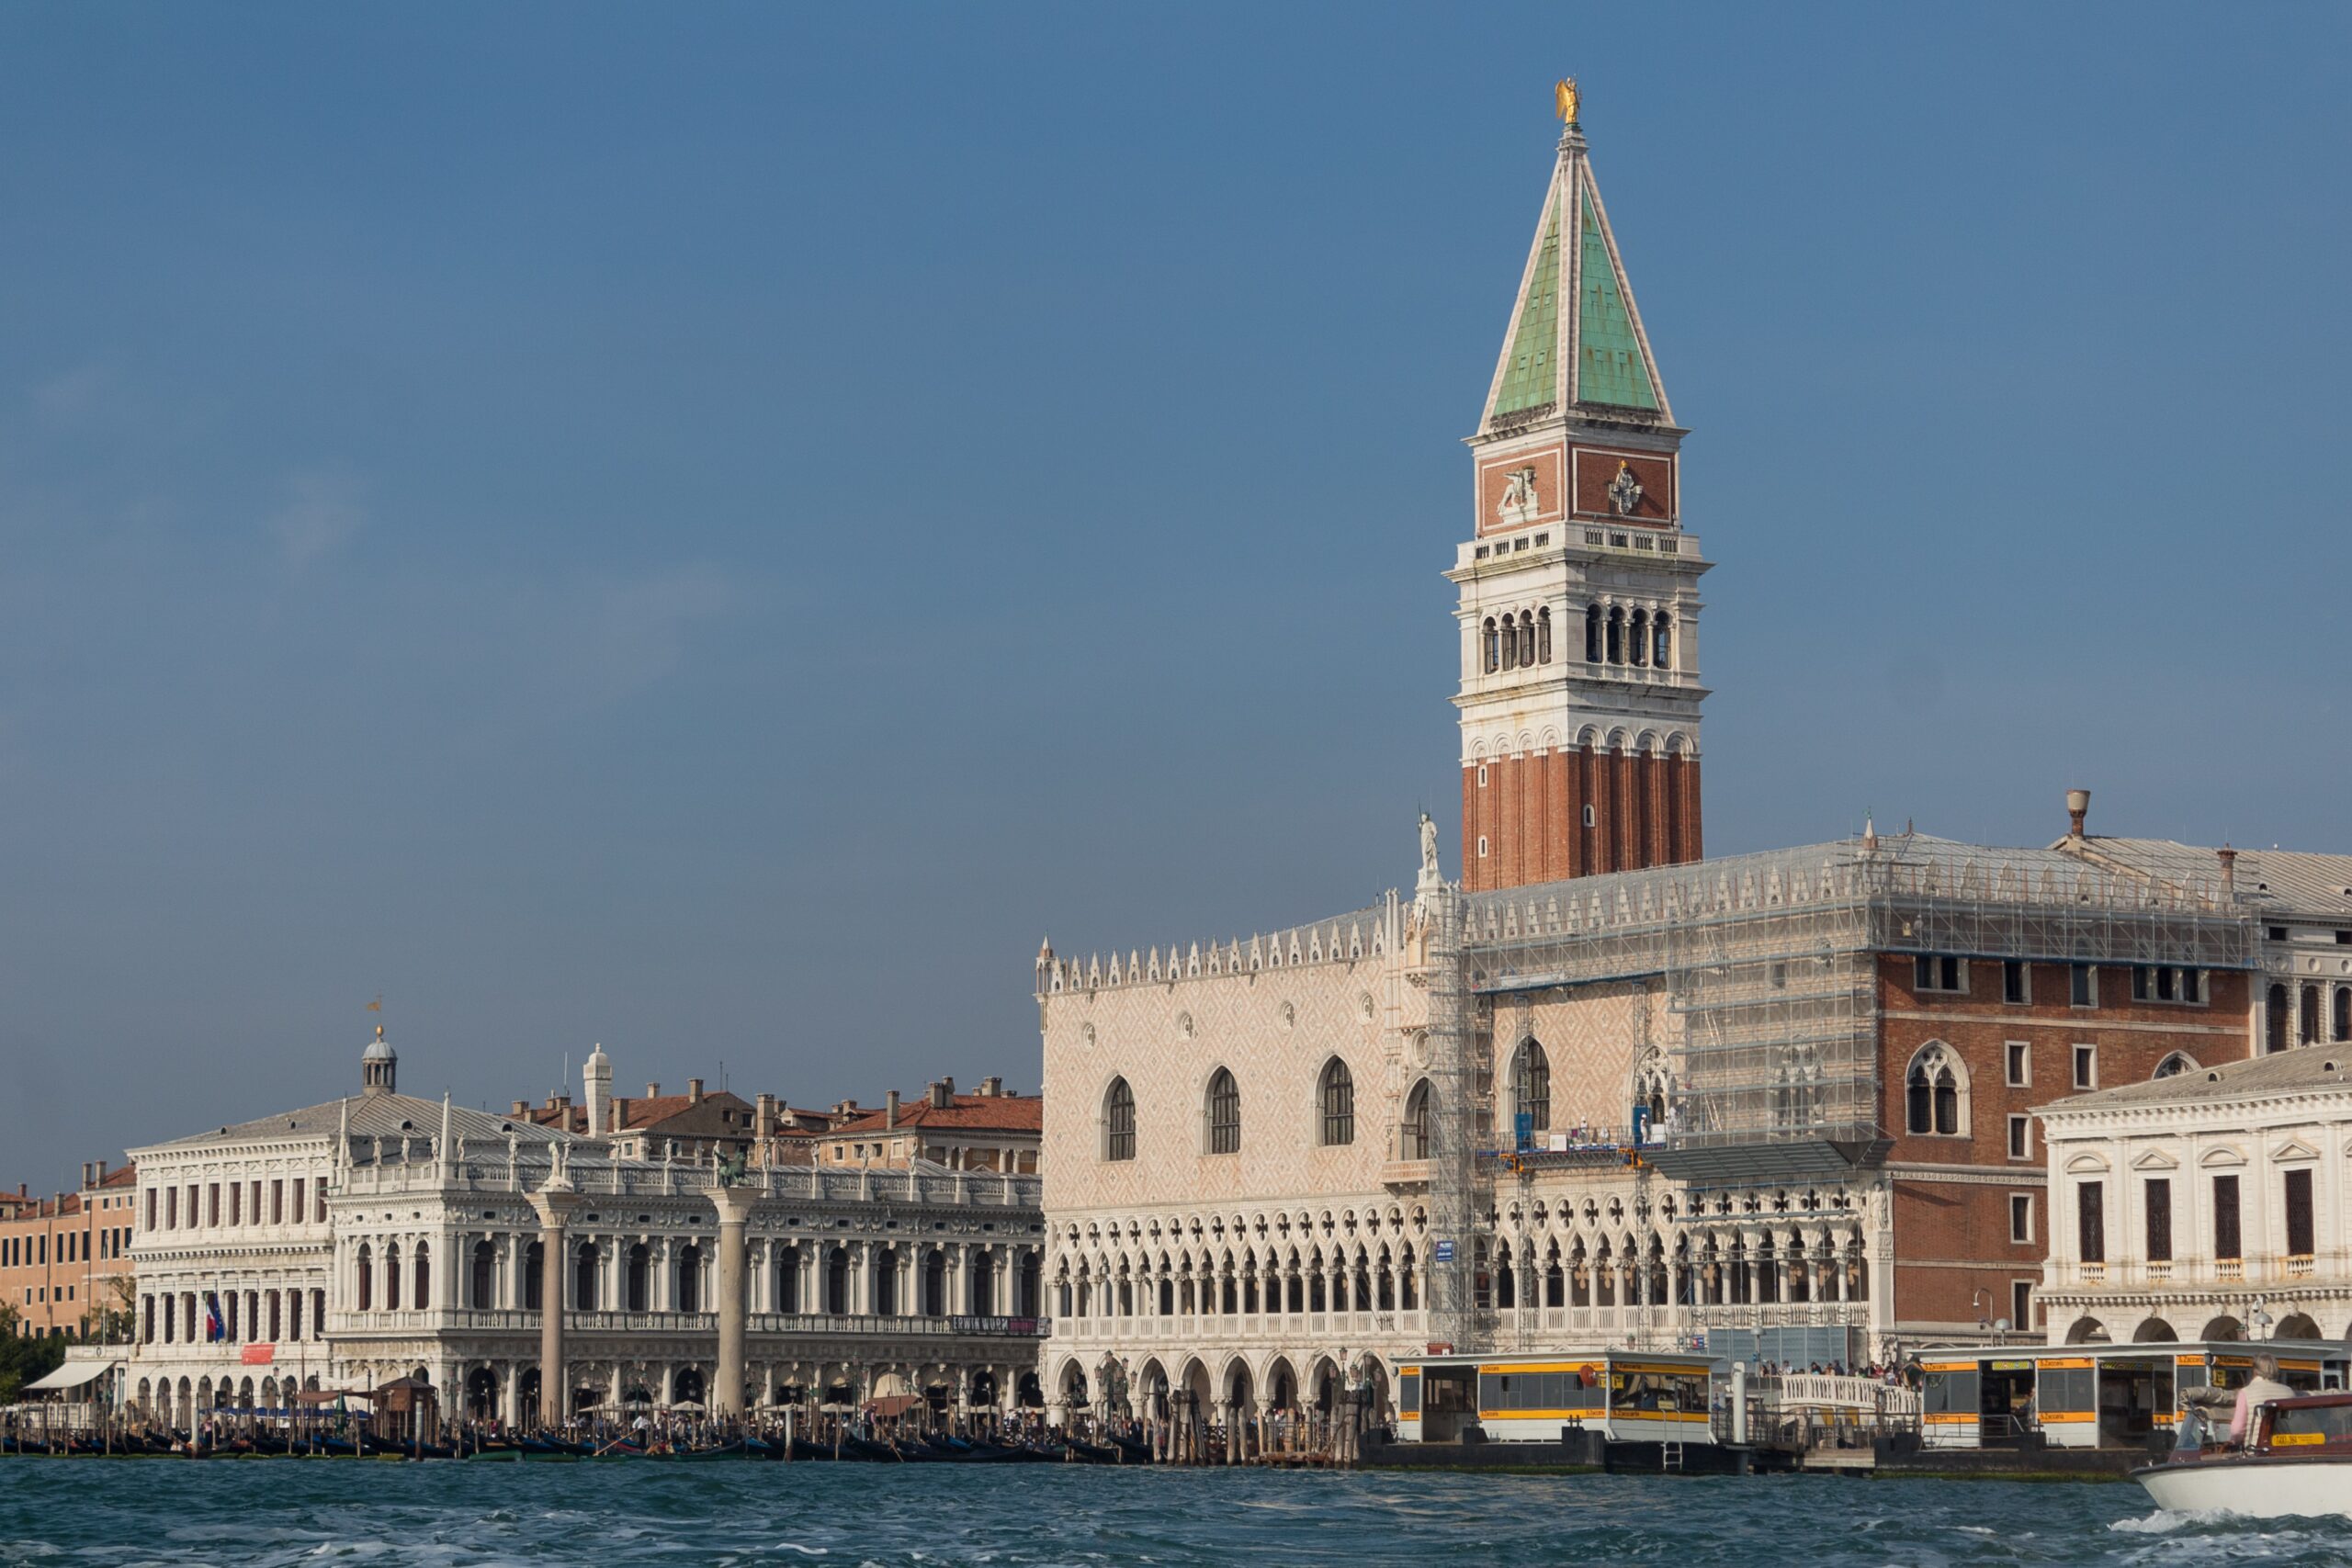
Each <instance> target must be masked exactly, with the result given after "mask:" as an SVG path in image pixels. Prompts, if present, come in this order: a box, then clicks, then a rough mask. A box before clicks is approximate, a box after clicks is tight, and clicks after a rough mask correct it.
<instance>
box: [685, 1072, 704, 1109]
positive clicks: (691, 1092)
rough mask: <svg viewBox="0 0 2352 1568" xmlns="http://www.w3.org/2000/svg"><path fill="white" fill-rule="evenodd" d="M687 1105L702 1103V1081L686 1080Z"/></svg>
mask: <svg viewBox="0 0 2352 1568" xmlns="http://www.w3.org/2000/svg"><path fill="white" fill-rule="evenodd" d="M686 1103H687V1104H688V1105H700V1104H701V1103H702V1079H700V1078H688V1079H687V1080H686Z"/></svg>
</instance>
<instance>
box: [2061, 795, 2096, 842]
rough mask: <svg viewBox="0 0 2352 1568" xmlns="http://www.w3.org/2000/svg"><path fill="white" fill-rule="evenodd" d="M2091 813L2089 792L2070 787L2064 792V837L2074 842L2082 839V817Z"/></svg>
mask: <svg viewBox="0 0 2352 1568" xmlns="http://www.w3.org/2000/svg"><path fill="white" fill-rule="evenodd" d="M2090 814H2091V792H2090V791H2088V790H2086V789H2070V790H2068V791H2067V792H2066V837H2068V838H2069V839H2072V840H2074V841H2075V842H2076V843H2078V844H2079V843H2081V842H2082V841H2083V818H2086V817H2087V816H2089V815H2090Z"/></svg>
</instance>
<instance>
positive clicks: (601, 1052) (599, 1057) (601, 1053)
mask: <svg viewBox="0 0 2352 1568" xmlns="http://www.w3.org/2000/svg"><path fill="white" fill-rule="evenodd" d="M588 1065H589V1066H591V1067H605V1068H609V1067H611V1066H612V1065H613V1059H612V1058H611V1057H610V1056H607V1055H605V1047H604V1046H603V1045H602V1044H599V1045H598V1046H597V1047H596V1048H595V1049H594V1051H591V1052H589V1053H588Z"/></svg>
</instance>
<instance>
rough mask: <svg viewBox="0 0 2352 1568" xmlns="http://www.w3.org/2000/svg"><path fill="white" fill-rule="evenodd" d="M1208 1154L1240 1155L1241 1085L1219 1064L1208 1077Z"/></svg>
mask: <svg viewBox="0 0 2352 1568" xmlns="http://www.w3.org/2000/svg"><path fill="white" fill-rule="evenodd" d="M1206 1110H1207V1112H1208V1123H1209V1153H1211V1154H1213V1155H1238V1154H1239V1153H1240V1152H1241V1087H1240V1086H1239V1085H1238V1084H1237V1083H1235V1082H1234V1081H1233V1075H1232V1073H1230V1072H1228V1071H1227V1069H1225V1068H1223V1067H1219V1068H1218V1069H1217V1070H1216V1072H1215V1073H1214V1074H1212V1075H1211V1076H1210V1077H1209V1092H1208V1103H1207V1106H1206Z"/></svg>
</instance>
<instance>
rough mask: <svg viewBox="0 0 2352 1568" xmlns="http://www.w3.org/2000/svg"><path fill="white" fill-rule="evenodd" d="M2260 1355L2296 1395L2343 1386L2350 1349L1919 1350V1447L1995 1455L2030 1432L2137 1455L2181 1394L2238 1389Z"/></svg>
mask: <svg viewBox="0 0 2352 1568" xmlns="http://www.w3.org/2000/svg"><path fill="white" fill-rule="evenodd" d="M2262 1355H2267V1356H2275V1357H2277V1358H2278V1376H2279V1381H2281V1382H2285V1383H2286V1384H2287V1385H2288V1386H2289V1387H2290V1388H2293V1389H2295V1390H2296V1391H2297V1392H2298V1393H2319V1392H2321V1391H2323V1390H2327V1389H2339V1388H2344V1387H2346V1371H2347V1366H2348V1365H2352V1349H2347V1348H2346V1346H2345V1345H2343V1344H2341V1343H2339V1342H2336V1341H2334V1340H2324V1339H2263V1340H2199V1341H2177V1342H2169V1341H2156V1342H2153V1343H2144V1344H2130V1345H2007V1346H1984V1345H1972V1346H1966V1347H1960V1348H1944V1349H1931V1350H1921V1351H1920V1352H1919V1353H1918V1364H1919V1370H1920V1371H1921V1373H1922V1375H1923V1379H1924V1381H1923V1384H1922V1388H1921V1398H1920V1416H1919V1421H1920V1434H1921V1438H1922V1440H1923V1441H1924V1442H1925V1443H1926V1444H1927V1445H1928V1447H1929V1448H1945V1449H1981V1448H2000V1447H2007V1446H2010V1445H2013V1444H2016V1443H2018V1442H2021V1441H2024V1440H2026V1438H2028V1436H2029V1435H2030V1434H2034V1433H2039V1434H2040V1435H2041V1440H2042V1441H2043V1442H2045V1443H2047V1444H2048V1445H2049V1446H2050V1447H2052V1448H2063V1449H2137V1448H2144V1447H2146V1446H2147V1445H2148V1444H2149V1443H2150V1442H2151V1441H2153V1440H2154V1439H2155V1438H2156V1437H2157V1435H2158V1434H2160V1433H2170V1432H2171V1431H2173V1430H2174V1429H2175V1427H2177V1425H2178V1423H2179V1420H2180V1412H2181V1410H2182V1408H2183V1402H2184V1400H2185V1399H2186V1397H2187V1396H2188V1394H2190V1393H2194V1392H2195V1391H2196V1390H2198V1389H2200V1388H2205V1387H2208V1386H2211V1387H2213V1388H2222V1389H2230V1388H2235V1387H2237V1386H2239V1385H2240V1384H2242V1383H2244V1382H2245V1381H2246V1380H2247V1379H2248V1378H2250V1377H2251V1376H2253V1374H2254V1359H2255V1358H2256V1356H2262Z"/></svg>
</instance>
